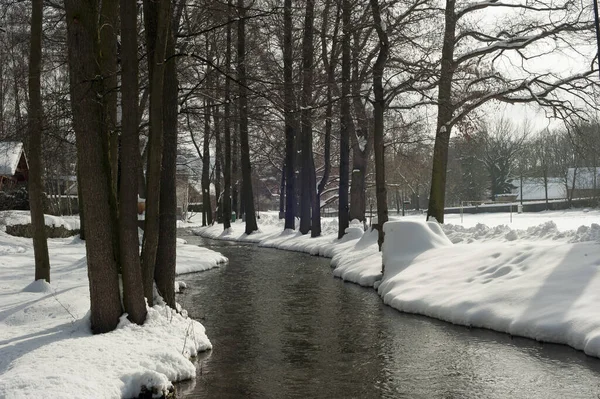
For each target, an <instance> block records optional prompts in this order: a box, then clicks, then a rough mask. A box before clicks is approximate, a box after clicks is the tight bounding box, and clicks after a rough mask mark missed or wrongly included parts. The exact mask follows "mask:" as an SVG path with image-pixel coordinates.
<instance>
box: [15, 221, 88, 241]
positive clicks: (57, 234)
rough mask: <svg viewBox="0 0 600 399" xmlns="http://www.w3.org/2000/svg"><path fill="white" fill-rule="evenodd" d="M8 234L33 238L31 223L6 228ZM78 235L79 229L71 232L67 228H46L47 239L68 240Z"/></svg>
mask: <svg viewBox="0 0 600 399" xmlns="http://www.w3.org/2000/svg"><path fill="white" fill-rule="evenodd" d="M6 232H7V233H8V234H10V235H11V236H16V237H25V238H33V226H32V225H31V223H28V224H13V225H10V226H6ZM77 234H79V229H75V230H69V229H67V228H66V227H65V226H46V237H48V238H66V237H72V236H74V235H77Z"/></svg>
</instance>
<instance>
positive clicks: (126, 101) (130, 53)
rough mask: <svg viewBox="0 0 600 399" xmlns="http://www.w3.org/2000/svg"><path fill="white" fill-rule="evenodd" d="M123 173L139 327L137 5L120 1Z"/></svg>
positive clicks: (128, 306) (131, 306)
mask: <svg viewBox="0 0 600 399" xmlns="http://www.w3.org/2000/svg"><path fill="white" fill-rule="evenodd" d="M120 5H121V10H120V17H121V50H122V51H121V115H122V119H121V153H122V154H123V155H124V156H122V157H120V158H121V172H120V179H119V252H120V254H119V260H120V264H121V273H122V277H123V306H124V307H125V311H126V312H127V313H128V315H129V319H130V320H131V321H133V322H134V323H137V324H142V323H143V322H144V321H145V320H146V303H145V301H144V285H143V283H142V268H141V264H140V252H139V238H138V221H137V194H138V190H137V188H138V185H137V179H138V176H137V173H138V169H139V164H140V163H141V158H140V140H139V135H138V90H139V89H138V59H137V47H138V39H137V4H136V3H135V2H132V1H130V0H121V4H120Z"/></svg>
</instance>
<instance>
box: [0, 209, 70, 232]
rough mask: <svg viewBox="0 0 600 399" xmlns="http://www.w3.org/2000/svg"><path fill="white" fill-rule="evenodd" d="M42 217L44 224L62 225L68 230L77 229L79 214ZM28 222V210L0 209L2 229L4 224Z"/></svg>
mask: <svg viewBox="0 0 600 399" xmlns="http://www.w3.org/2000/svg"><path fill="white" fill-rule="evenodd" d="M44 219H45V222H46V226H50V227H58V226H64V227H65V228H66V229H69V230H76V229H79V215H71V216H53V215H44ZM29 223H31V215H30V213H29V211H0V226H1V228H2V230H3V231H4V230H5V229H6V226H12V225H15V224H29Z"/></svg>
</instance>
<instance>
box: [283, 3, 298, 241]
mask: <svg viewBox="0 0 600 399" xmlns="http://www.w3.org/2000/svg"><path fill="white" fill-rule="evenodd" d="M292 28H293V21H292V0H285V1H284V3H283V86H284V88H283V90H284V100H283V102H284V105H283V107H284V109H283V112H284V118H285V167H284V169H285V173H286V175H285V228H286V229H292V230H294V229H295V228H296V210H295V207H296V176H295V173H294V170H295V159H296V156H295V148H294V147H295V146H294V144H295V141H296V137H295V136H296V134H295V131H294V114H293V112H294V74H293V72H294V71H293V68H294V43H293V32H292Z"/></svg>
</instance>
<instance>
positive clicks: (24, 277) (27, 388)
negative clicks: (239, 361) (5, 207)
mask: <svg viewBox="0 0 600 399" xmlns="http://www.w3.org/2000/svg"><path fill="white" fill-rule="evenodd" d="M2 216H4V215H2V214H0V219H2V220H4V219H6V218H4V219H3V218H2ZM21 216H22V215H21ZM17 219H18V218H17ZM21 219H22V217H21ZM50 219H52V218H50ZM59 219H60V218H57V219H56V220H55V221H56V222H59V223H62V222H63V221H66V222H70V219H69V218H65V219H66V220H65V219H63V220H59ZM46 220H47V221H48V218H47V219H46ZM17 222H18V223H20V222H19V221H17ZM0 230H3V229H0ZM48 246H49V251H50V261H51V283H50V284H47V283H46V282H45V281H37V282H33V278H34V264H33V248H32V243H31V240H30V239H26V238H19V237H13V236H9V235H7V234H6V233H5V232H3V231H0V398H45V397H53V398H62V397H69V398H71V397H78V398H105V397H136V396H137V395H138V394H139V393H140V390H141V388H142V386H147V387H154V388H155V389H156V390H157V391H164V390H166V389H168V388H169V387H170V386H171V383H170V381H179V380H183V379H188V378H193V377H194V376H195V375H196V372H195V367H194V365H193V363H192V362H191V361H190V357H192V356H195V355H196V354H197V353H198V352H200V351H204V350H207V349H209V348H211V344H210V341H209V340H208V338H207V337H206V335H205V333H204V327H203V326H202V325H201V324H200V323H198V322H196V321H193V320H191V319H189V318H187V317H185V311H183V312H182V314H177V313H175V312H172V311H171V310H170V308H168V307H166V306H164V305H162V304H157V305H155V306H154V307H153V308H150V309H148V319H147V321H146V323H145V324H144V325H143V326H137V325H134V324H131V323H129V322H128V321H127V319H126V318H122V320H121V323H120V324H119V327H118V328H117V329H116V330H115V331H113V332H110V333H107V334H101V335H92V334H91V332H90V328H89V315H88V312H89V307H90V304H89V288H88V279H87V269H86V261H85V244H84V243H83V242H82V241H81V240H79V239H78V238H66V239H51V240H49V242H48ZM177 255H178V259H177V273H178V274H179V273H189V272H192V271H199V270H206V269H208V268H211V267H215V266H217V265H218V264H219V263H222V262H225V261H226V258H224V257H223V256H222V255H220V254H218V253H216V252H214V251H211V250H208V249H205V248H200V247H196V246H193V245H185V244H184V243H183V242H181V241H180V242H179V243H178V247H177Z"/></svg>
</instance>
